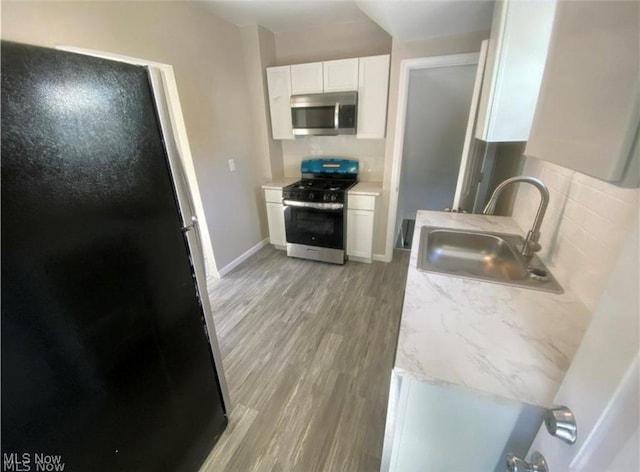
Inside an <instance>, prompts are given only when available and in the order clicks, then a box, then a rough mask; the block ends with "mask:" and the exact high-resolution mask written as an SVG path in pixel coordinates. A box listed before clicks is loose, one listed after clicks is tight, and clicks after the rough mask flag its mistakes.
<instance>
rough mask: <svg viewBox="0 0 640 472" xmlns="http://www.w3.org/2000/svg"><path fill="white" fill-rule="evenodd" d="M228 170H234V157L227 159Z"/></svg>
mask: <svg viewBox="0 0 640 472" xmlns="http://www.w3.org/2000/svg"><path fill="white" fill-rule="evenodd" d="M229 170H230V171H231V172H235V171H236V161H235V160H234V159H229Z"/></svg>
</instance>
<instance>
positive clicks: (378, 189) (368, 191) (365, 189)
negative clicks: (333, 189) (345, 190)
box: [349, 182, 382, 197]
mask: <svg viewBox="0 0 640 472" xmlns="http://www.w3.org/2000/svg"><path fill="white" fill-rule="evenodd" d="M381 193H382V182H358V183H357V184H356V185H355V186H353V187H351V188H350V189H349V195H374V196H376V197H378V196H380V194H381Z"/></svg>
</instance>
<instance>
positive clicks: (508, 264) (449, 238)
mask: <svg viewBox="0 0 640 472" xmlns="http://www.w3.org/2000/svg"><path fill="white" fill-rule="evenodd" d="M523 244H524V239H523V238H522V237H521V236H518V235H517V234H502V233H492V232H483V231H466V230H458V229H450V228H438V227H433V226H424V227H422V229H421V231H420V244H419V247H418V270H421V271H424V272H435V273H439V274H446V275H451V276H454V277H464V278H468V279H476V280H483V281H487V282H494V283H499V284H506V285H515V286H519V287H525V288H531V289H534V290H544V291H548V292H555V293H562V292H563V290H562V287H561V286H560V284H559V283H558V282H557V280H556V279H555V278H554V277H553V276H552V275H551V273H550V272H549V271H548V269H547V268H546V267H545V265H544V264H543V263H542V261H541V260H540V259H538V257H537V256H533V258H532V259H531V260H530V261H529V262H528V263H527V261H525V259H524V258H523V257H522V255H521V254H520V248H522V245H523Z"/></svg>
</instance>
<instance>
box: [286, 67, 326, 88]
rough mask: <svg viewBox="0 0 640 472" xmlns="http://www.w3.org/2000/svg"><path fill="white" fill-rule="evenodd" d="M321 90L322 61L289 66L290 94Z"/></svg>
mask: <svg viewBox="0 0 640 472" xmlns="http://www.w3.org/2000/svg"><path fill="white" fill-rule="evenodd" d="M322 91H323V88H322V62H312V63H309V64H296V65H294V66H291V95H299V94H301V93H322Z"/></svg>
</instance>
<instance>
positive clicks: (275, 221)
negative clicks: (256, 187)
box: [264, 189, 287, 248]
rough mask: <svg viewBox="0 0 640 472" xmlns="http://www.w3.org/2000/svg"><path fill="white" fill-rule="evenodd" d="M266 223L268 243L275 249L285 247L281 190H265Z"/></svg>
mask: <svg viewBox="0 0 640 472" xmlns="http://www.w3.org/2000/svg"><path fill="white" fill-rule="evenodd" d="M264 194H265V200H266V202H267V222H268V224H269V242H270V243H271V244H273V245H274V246H276V247H281V248H283V247H285V246H286V245H287V237H286V234H285V230H284V208H283V206H282V190H273V189H266V190H265V191H264Z"/></svg>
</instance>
